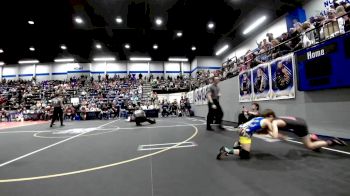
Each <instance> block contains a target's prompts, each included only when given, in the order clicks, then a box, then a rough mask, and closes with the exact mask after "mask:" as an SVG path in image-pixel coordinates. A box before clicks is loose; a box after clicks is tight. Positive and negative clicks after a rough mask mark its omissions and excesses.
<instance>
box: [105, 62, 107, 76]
mask: <svg viewBox="0 0 350 196" xmlns="http://www.w3.org/2000/svg"><path fill="white" fill-rule="evenodd" d="M106 75H107V61H105V77H106Z"/></svg>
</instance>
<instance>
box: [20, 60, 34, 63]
mask: <svg viewBox="0 0 350 196" xmlns="http://www.w3.org/2000/svg"><path fill="white" fill-rule="evenodd" d="M18 63H19V64H35V63H39V61H38V60H23V61H18Z"/></svg>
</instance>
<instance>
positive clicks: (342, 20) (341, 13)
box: [335, 6, 350, 33]
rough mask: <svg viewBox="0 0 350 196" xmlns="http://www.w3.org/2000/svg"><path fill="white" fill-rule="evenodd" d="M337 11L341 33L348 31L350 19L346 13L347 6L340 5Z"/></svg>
mask: <svg viewBox="0 0 350 196" xmlns="http://www.w3.org/2000/svg"><path fill="white" fill-rule="evenodd" d="M335 11H336V16H337V18H338V24H339V28H340V33H345V32H348V31H349V30H350V19H349V16H348V15H347V14H346V11H345V8H344V7H343V6H338V7H337V8H336V10H335Z"/></svg>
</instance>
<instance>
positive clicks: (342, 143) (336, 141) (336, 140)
mask: <svg viewBox="0 0 350 196" xmlns="http://www.w3.org/2000/svg"><path fill="white" fill-rule="evenodd" d="M331 141H332V144H331V145H330V146H335V145H338V146H347V145H348V144H347V143H346V142H345V141H343V140H341V139H339V138H336V137H335V138H333V139H332V140H331Z"/></svg>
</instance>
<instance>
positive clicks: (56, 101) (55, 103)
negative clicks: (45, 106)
mask: <svg viewBox="0 0 350 196" xmlns="http://www.w3.org/2000/svg"><path fill="white" fill-rule="evenodd" d="M51 103H52V107H54V109H53V116H52V121H51V124H50V127H52V125H53V123H54V122H55V120H56V118H57V117H58V118H59V120H60V121H61V126H64V125H63V110H62V108H63V101H62V99H61V98H60V97H59V94H58V93H56V94H55V98H53V99H52V100H51Z"/></svg>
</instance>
